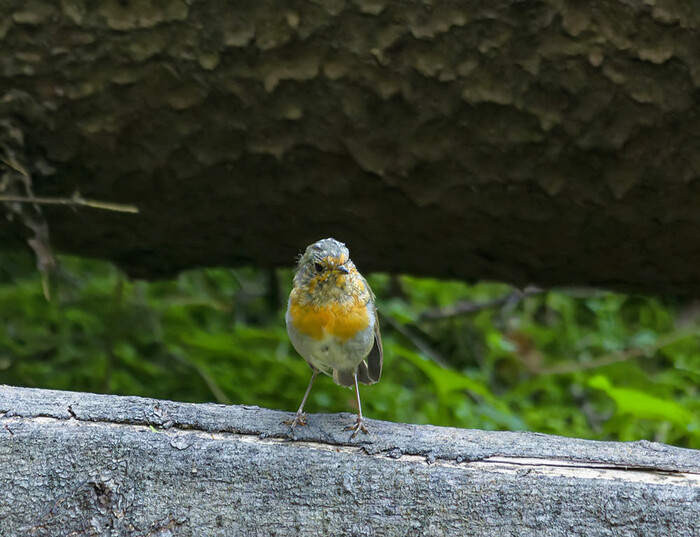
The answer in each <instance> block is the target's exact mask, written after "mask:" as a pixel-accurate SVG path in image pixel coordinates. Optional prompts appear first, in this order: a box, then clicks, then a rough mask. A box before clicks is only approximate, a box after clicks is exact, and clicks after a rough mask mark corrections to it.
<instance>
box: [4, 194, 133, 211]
mask: <svg viewBox="0 0 700 537" xmlns="http://www.w3.org/2000/svg"><path fill="white" fill-rule="evenodd" d="M0 201H4V202H8V203H36V204H37V205H69V206H72V207H76V206H80V207H90V208H92V209H102V210H104V211H114V212H119V213H138V212H139V208H138V207H136V206H135V205H124V204H122V203H111V202H108V201H99V200H91V199H86V198H82V197H80V196H78V195H76V196H73V197H71V198H34V197H31V198H30V197H26V196H9V195H8V196H5V195H0Z"/></svg>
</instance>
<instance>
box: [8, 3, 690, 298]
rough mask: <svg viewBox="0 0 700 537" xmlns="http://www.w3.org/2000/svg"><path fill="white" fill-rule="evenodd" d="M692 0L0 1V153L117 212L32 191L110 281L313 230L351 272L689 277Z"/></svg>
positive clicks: (669, 281)
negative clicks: (111, 266) (130, 209)
mask: <svg viewBox="0 0 700 537" xmlns="http://www.w3.org/2000/svg"><path fill="white" fill-rule="evenodd" d="M649 4H654V5H649ZM697 6H698V5H697V4H696V3H693V2H686V1H680V0H679V1H674V0H657V1H656V2H653V3H647V2H641V1H639V2H636V1H632V2H622V1H612V0H611V1H593V2H585V3H582V2H577V1H566V0H547V1H539V2H538V1H532V2H521V1H515V0H511V1H505V0H500V1H499V0H495V1H494V0H472V1H447V0H436V1H433V2H420V1H418V0H413V1H382V0H356V1H344V0H334V1H330V0H329V1H325V2H312V1H293V0H286V1H282V2H278V1H275V2H273V1H259V2H242V1H241V2H235V1H228V2H223V1H212V0H192V1H189V2H184V1H174V0H173V1H166V0H147V1H126V2H124V1H117V0H100V1H99V2H88V1H85V0H70V1H67V0H63V1H58V0H52V1H51V0H32V1H29V2H28V1H26V0H0V13H1V14H2V17H0V144H1V146H0V149H2V150H3V152H4V154H5V157H6V158H7V156H8V155H11V156H12V159H13V160H14V161H16V162H20V163H22V164H23V165H24V166H25V167H26V168H27V170H28V171H29V172H30V173H31V176H32V180H33V184H34V190H35V193H37V194H41V195H46V196H70V195H71V194H72V193H73V192H74V191H76V190H78V191H79V192H80V193H81V194H82V195H83V196H85V197H89V198H95V199H99V200H104V201H115V202H122V203H129V204H134V205H137V206H138V207H139V209H140V211H141V212H140V214H139V215H129V214H121V213H112V212H101V211H97V210H91V209H80V210H77V211H73V210H71V209H70V208H65V207H58V208H56V207H45V208H44V212H45V214H46V216H47V220H48V226H49V229H50V233H51V236H52V241H53V243H54V245H55V246H56V247H57V248H58V249H59V250H60V251H64V252H74V253H79V254H83V255H91V256H101V257H106V258H110V259H112V260H114V261H116V262H117V263H119V264H120V265H121V266H123V267H124V268H126V269H127V270H128V271H129V272H131V273H132V274H135V275H141V276H144V275H145V276H157V275H160V274H170V273H173V272H174V271H177V270H178V269H181V268H185V267H191V266H197V265H200V266H201V265H219V264H220V265H224V264H225V265H235V264H242V263H250V264H257V265H260V266H270V265H278V264H290V263H291V262H292V261H293V258H294V256H295V254H296V253H297V252H298V251H299V250H300V249H301V248H303V247H304V246H305V245H306V244H308V243H309V242H311V241H313V240H316V239H319V238H322V237H324V236H336V238H339V239H341V240H344V241H345V242H347V244H348V245H349V247H350V248H351V251H352V252H353V254H354V258H355V261H356V262H357V264H358V266H359V267H360V268H361V269H362V270H365V271H369V270H383V271H398V272H406V273H415V274H426V275H433V276H442V277H459V278H490V279H498V280H504V281H509V282H512V283H515V284H519V285H525V284H528V283H535V284H540V285H547V286H549V285H564V284H590V285H596V286H607V287H612V288H623V289H633V290H640V291H655V292H673V293H687V294H693V293H697V292H698V291H699V290H700V272H698V270H697V268H696V267H697V266H698V265H699V264H700V246H698V244H699V243H700V240H699V239H700V211H699V210H698V207H700V181H698V179H699V178H700V107H699V106H698V104H699V101H700V32H699V31H698V28H699V27H700V11H698V7H697ZM6 173H9V172H6ZM20 230H21V226H19V225H15V226H13V227H11V228H10V227H8V226H5V229H4V230H2V231H0V233H2V236H3V237H5V239H9V238H10V237H12V236H16V234H17V233H18V232H20Z"/></svg>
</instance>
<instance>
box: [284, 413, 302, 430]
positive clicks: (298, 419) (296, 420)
mask: <svg viewBox="0 0 700 537" xmlns="http://www.w3.org/2000/svg"><path fill="white" fill-rule="evenodd" d="M282 425H289V426H291V427H292V429H294V427H296V426H297V425H298V426H300V427H304V426H305V425H306V412H297V413H296V414H294V417H293V418H292V419H291V420H284V421H283V422H282Z"/></svg>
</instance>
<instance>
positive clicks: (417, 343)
mask: <svg viewBox="0 0 700 537" xmlns="http://www.w3.org/2000/svg"><path fill="white" fill-rule="evenodd" d="M379 317H380V318H381V320H382V323H387V324H388V325H389V326H391V327H392V328H393V329H394V330H396V331H397V332H398V333H399V334H401V335H402V336H403V337H405V338H406V339H408V340H409V341H410V342H411V343H412V344H413V346H414V347H416V348H417V349H418V350H419V351H421V352H422V353H423V354H425V355H426V356H427V357H428V358H430V359H431V360H432V361H433V362H435V363H436V364H437V365H439V366H440V367H444V368H448V367H450V366H449V364H448V363H447V361H446V360H445V359H444V358H443V357H442V356H441V355H440V353H438V352H437V351H436V350H435V349H433V348H432V347H431V346H430V345H429V344H428V343H426V342H425V341H423V338H421V337H419V336H417V335H416V334H414V333H413V332H411V330H409V329H408V328H407V327H406V326H404V325H402V324H401V323H399V322H398V321H396V320H395V319H393V318H392V317H390V316H389V315H384V314H382V313H380V314H379Z"/></svg>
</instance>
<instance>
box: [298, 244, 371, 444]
mask: <svg viewBox="0 0 700 537" xmlns="http://www.w3.org/2000/svg"><path fill="white" fill-rule="evenodd" d="M286 323H287V332H288V334H289V338H290V340H291V341H292V344H293V345H294V348H295V349H296V350H297V352H298V353H299V354H300V355H301V356H302V357H303V358H304V359H305V360H306V361H307V363H308V364H309V365H310V366H311V369H312V371H313V376H312V378H311V382H310V383H309V388H308V389H307V392H306V395H305V396H304V400H303V401H302V404H301V407H300V408H299V411H298V412H297V415H296V417H295V419H294V420H293V422H292V423H291V424H292V425H293V426H294V425H300V424H304V423H305V422H304V418H303V406H304V403H305V401H306V397H307V396H308V393H309V390H310V389H311V384H312V383H313V380H314V378H315V377H316V375H317V374H318V373H319V372H322V373H325V374H327V375H332V377H333V380H334V381H335V382H336V384H339V385H341V386H353V385H354V386H355V388H356V390H357V382H358V381H359V382H362V383H364V384H372V383H374V382H377V381H378V380H379V378H380V377H381V372H382V360H383V350H382V342H381V335H380V332H379V322H378V319H377V312H376V308H375V305H374V294H373V293H372V290H371V289H370V287H369V285H368V284H367V281H366V280H365V279H364V278H363V277H362V275H361V274H360V273H359V272H358V271H357V268H356V267H355V264H354V263H353V262H352V261H351V260H350V253H349V251H348V249H347V248H346V246H345V245H344V244H343V243H342V242H339V241H337V240H335V239H331V238H329V239H322V240H320V241H317V242H315V243H313V244H311V245H310V246H309V247H308V248H306V251H305V252H304V254H302V255H301V257H300V258H299V262H298V264H297V270H296V273H295V276H294V288H293V289H292V292H291V294H290V296H289V304H288V308H287V315H286ZM357 397H358V407H359V404H360V403H359V392H358V395H357ZM358 430H364V431H365V432H366V430H365V428H364V425H363V424H362V414H361V410H360V413H359V416H358V424H357V426H356V427H355V432H357V431H358Z"/></svg>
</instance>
